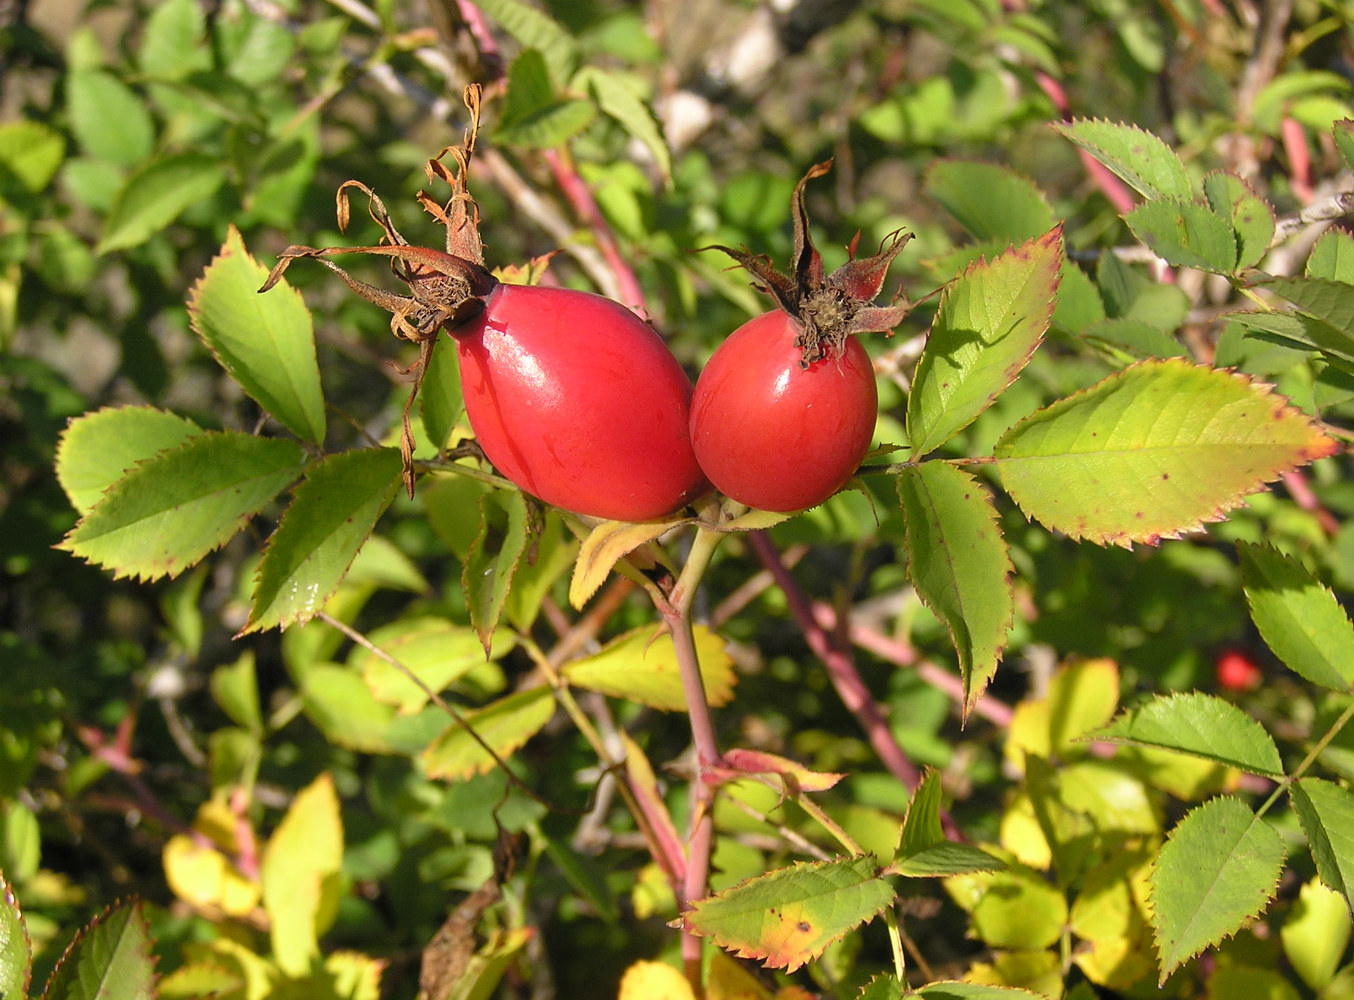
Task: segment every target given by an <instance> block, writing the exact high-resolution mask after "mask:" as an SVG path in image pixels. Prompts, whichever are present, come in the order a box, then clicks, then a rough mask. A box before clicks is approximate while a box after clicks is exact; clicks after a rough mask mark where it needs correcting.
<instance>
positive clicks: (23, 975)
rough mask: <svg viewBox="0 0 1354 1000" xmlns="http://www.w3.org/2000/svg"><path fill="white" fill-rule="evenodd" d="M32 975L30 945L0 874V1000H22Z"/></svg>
mask: <svg viewBox="0 0 1354 1000" xmlns="http://www.w3.org/2000/svg"><path fill="white" fill-rule="evenodd" d="M32 974H33V944H32V942H31V941H29V939H28V925H27V924H26V923H25V922H24V916H23V912H22V911H21V910H20V909H19V901H18V899H16V898H15V896H14V890H13V889H12V888H10V885H9V883H8V882H7V881H5V873H4V872H0V1000H11V998H13V1000H23V998H24V997H26V996H28V987H29V985H30V982H31V979H32Z"/></svg>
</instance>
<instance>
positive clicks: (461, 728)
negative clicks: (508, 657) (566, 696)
mask: <svg viewBox="0 0 1354 1000" xmlns="http://www.w3.org/2000/svg"><path fill="white" fill-rule="evenodd" d="M554 714H555V699H554V696H553V695H552V694H551V692H550V689H549V688H545V687H537V688H530V689H528V690H526V691H518V692H516V693H515V694H510V695H508V696H507V697H506V698H500V699H499V700H498V701H496V702H493V703H492V704H490V705H486V706H485V707H484V708H481V709H478V710H476V711H474V712H465V713H463V715H464V717H465V724H464V725H462V724H461V723H459V722H458V723H456V724H455V725H454V726H452V727H451V728H450V729H448V730H447V731H446V732H444V733H443V734H442V735H441V736H439V737H438V738H437V739H436V740H434V741H433V742H432V744H431V745H430V746H429V747H428V749H427V750H425V751H424V752H423V763H424V767H425V768H426V770H427V773H428V777H430V778H445V779H446V780H448V781H464V780H465V779H466V778H469V777H471V776H473V775H476V774H485V773H487V772H489V771H491V770H492V769H493V768H494V767H496V766H497V765H496V763H495V761H494V757H493V755H491V754H490V753H489V752H488V751H487V750H485V748H484V746H483V745H482V744H481V742H480V741H481V740H482V741H483V742H484V743H485V744H488V745H489V746H490V747H492V748H493V751H494V754H497V755H498V757H499V759H500V760H506V759H507V758H508V756H509V755H511V754H512V753H513V752H514V751H515V750H517V749H518V748H519V747H521V746H522V745H523V744H525V743H526V741H527V740H529V739H531V738H532V737H533V736H535V735H536V734H537V733H538V732H540V731H541V730H542V729H543V728H545V724H546V723H547V722H549V721H550V717H551V716H552V715H554ZM467 727H469V729H470V730H471V731H473V732H474V734H475V736H478V737H479V739H478V740H477V739H476V738H475V736H472V735H471V734H470V732H467Z"/></svg>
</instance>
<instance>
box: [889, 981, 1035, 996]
mask: <svg viewBox="0 0 1354 1000" xmlns="http://www.w3.org/2000/svg"><path fill="white" fill-rule="evenodd" d="M1043 995H1044V994H1042V993H1036V992H1034V991H1033V990H1026V989H1021V988H1020V987H1018V986H988V985H986V984H985V983H956V982H948V983H947V982H939V983H928V984H927V985H925V986H923V987H922V988H921V989H919V990H916V991H914V992H912V993H909V994H908V996H909V997H914V996H915V997H925V1000H1015V998H1017V997H1041V996H1043Z"/></svg>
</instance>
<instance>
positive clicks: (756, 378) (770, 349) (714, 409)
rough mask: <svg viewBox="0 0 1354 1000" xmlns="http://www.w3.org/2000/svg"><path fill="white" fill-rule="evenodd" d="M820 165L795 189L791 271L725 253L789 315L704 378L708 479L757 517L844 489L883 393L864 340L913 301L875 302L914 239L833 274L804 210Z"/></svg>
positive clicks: (698, 430) (717, 359)
mask: <svg viewBox="0 0 1354 1000" xmlns="http://www.w3.org/2000/svg"><path fill="white" fill-rule="evenodd" d="M830 166H831V164H830V163H820V164H818V165H817V166H815V167H813V168H812V169H811V170H810V171H809V172H808V173H807V174H806V175H805V176H804V178H803V179H802V180H801V181H800V182H799V184H798V185H797V186H796V187H795V191H794V199H793V209H794V226H795V258H794V268H793V270H792V272H791V273H790V274H781V273H780V272H779V271H776V270H775V269H774V268H773V267H772V266H771V264H770V263H769V262H768V261H767V260H766V259H765V258H763V257H757V256H754V255H753V254H751V253H748V252H747V251H746V250H730V249H729V248H728V247H719V248H718V249H721V250H723V251H724V252H726V253H728V254H729V255H730V256H732V257H733V258H734V259H735V260H737V261H738V262H739V263H740V264H741V265H742V266H743V267H744V268H746V269H747V270H748V271H749V272H750V273H751V274H752V275H753V277H755V278H756V279H757V282H758V284H759V286H760V287H761V288H762V289H764V290H765V291H767V292H770V293H771V295H772V296H774V297H775V299H776V302H777V303H778V304H779V306H780V308H779V309H777V310H775V311H773V312H769V313H765V314H763V315H761V316H758V317H756V318H755V319H752V320H749V321H748V322H747V323H744V324H743V325H742V326H741V327H739V328H738V329H737V330H735V331H734V332H733V333H732V334H731V335H730V336H729V338H728V339H727V340H725V341H724V343H723V344H721V345H720V346H719V348H718V349H717V350H716V351H715V353H714V355H712V356H711V358H710V361H709V362H708V363H707V364H706V366H705V368H704V370H702V371H701V375H700V378H699V379H697V380H696V392H695V396H694V398H693V399H692V403H691V440H692V445H693V447H694V448H695V451H696V459H697V461H698V462H700V466H701V470H702V471H703V472H704V473H705V475H706V477H707V478H708V479H709V480H710V482H711V483H712V484H713V485H714V487H715V488H716V489H718V490H719V491H720V492H721V493H723V494H725V495H726V496H729V497H732V498H733V499H734V500H737V501H739V502H740V503H744V504H746V505H747V506H749V507H756V508H758V509H760V510H771V511H782V512H790V511H796V510H802V509H803V508H805V507H812V506H814V505H816V504H820V503H822V502H823V501H824V500H826V499H827V498H828V497H830V496H832V494H834V493H836V492H837V491H838V490H839V489H841V488H842V487H843V486H845V485H846V483H847V481H848V480H850V478H851V476H852V475H853V474H854V473H855V471H856V468H857V467H858V466H859V464H860V460H861V459H862V458H864V457H865V454H866V453H867V452H868V451H869V450H870V439H871V436H872V435H873V433H874V424H875V414H876V410H877V409H878V405H879V400H878V392H877V390H876V388H875V383H874V371H873V368H872V367H871V364H870V358H869V355H867V354H866V353H865V349H864V348H863V347H861V346H860V341H858V340H857V339H856V337H855V334H858V333H872V332H887V331H890V330H892V329H893V328H894V327H895V326H897V325H898V323H900V322H901V321H902V319H903V317H904V316H905V315H906V314H907V311H908V309H909V308H910V306H909V305H908V304H907V303H906V301H903V302H901V303H893V304H890V305H885V306H876V305H873V304H872V303H873V300H874V299H875V297H876V296H877V295H878V294H879V291H880V289H881V288H882V287H883V284H884V276H885V274H886V273H887V272H888V268H889V264H890V263H892V261H893V259H894V258H895V257H896V256H897V255H898V253H899V251H901V250H902V248H903V246H905V245H906V243H907V241H908V239H909V237H908V236H907V235H905V234H903V233H894V234H893V236H892V237H891V239H890V240H889V242H888V245H887V246H885V247H883V248H881V250H880V251H879V253H877V254H875V255H874V256H872V257H865V258H861V259H856V257H855V245H854V243H853V244H852V247H851V250H852V254H851V259H850V260H849V261H847V262H846V263H845V264H843V265H842V266H841V267H839V268H837V269H836V270H835V271H833V272H832V273H831V274H824V272H823V260H822V258H821V257H820V256H819V255H818V251H817V250H815V249H814V246H813V239H812V237H811V235H810V233H809V221H808V215H807V213H806V211H805V209H804V187H805V185H806V184H807V182H808V181H809V180H810V179H812V178H814V177H820V176H822V175H823V174H825V173H826V172H827V170H828V168H829V167H830Z"/></svg>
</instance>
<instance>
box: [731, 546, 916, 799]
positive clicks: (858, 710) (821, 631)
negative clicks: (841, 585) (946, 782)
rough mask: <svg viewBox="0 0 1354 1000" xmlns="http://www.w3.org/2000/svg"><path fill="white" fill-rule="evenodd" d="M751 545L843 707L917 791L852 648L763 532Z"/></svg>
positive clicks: (913, 773)
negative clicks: (823, 620) (828, 625)
mask: <svg viewBox="0 0 1354 1000" xmlns="http://www.w3.org/2000/svg"><path fill="white" fill-rule="evenodd" d="M748 541H749V543H750V544H751V545H752V548H753V551H755V552H756V553H757V558H758V559H760V560H761V562H762V565H763V566H765V567H766V568H767V570H769V571H770V573H771V575H772V576H773V577H775V580H776V583H777V584H778V585H779V586H780V589H781V590H782V591H783V592H784V594H785V600H786V603H787V604H788V605H789V607H790V613H791V614H792V615H793V616H794V619H795V622H796V623H798V625H799V628H800V630H801V631H802V632H803V633H804V638H805V640H806V641H807V642H808V644H809V649H811V650H813V653H814V655H815V656H817V657H818V658H819V659H820V660H822V661H823V665H824V666H825V667H827V674H828V677H829V678H831V680H832V686H833V687H834V688H836V689H837V695H838V697H840V698H841V700H842V704H844V705H845V706H846V707H847V709H849V710H850V712H851V714H852V715H854V716H855V717H856V721H857V722H859V723H860V727H861V728H862V729H864V730H865V735H866V736H867V737H868V738H869V740H870V746H872V747H874V751H875V753H877V754H878V755H879V759H880V760H881V761H882V762H883V764H884V766H885V767H887V768H888V769H889V772H890V773H891V774H893V776H894V777H896V778H897V779H898V780H899V781H901V782H902V783H903V784H904V785H906V786H907V787H908V789H909V790H915V789H916V788H917V786H918V785H920V784H921V773H920V772H919V771H918V770H917V767H916V765H915V764H913V763H912V761H910V760H908V758H907V754H905V753H903V749H902V747H900V746H899V745H898V741H897V740H895V739H894V738H893V732H892V730H890V729H889V724H888V721H887V720H886V719H885V718H884V713H883V712H882V711H880V709H879V706H878V705H877V704H876V703H875V701H874V698H873V697H871V695H870V690H869V688H867V687H866V686H865V681H864V680H863V679H862V678H861V676H860V672H859V671H858V670H856V664H855V660H854V658H853V657H852V655H851V648H850V646H849V645H847V644H845V643H843V642H842V641H841V638H840V635H839V633H836V632H828V631H827V629H825V628H823V626H822V625H820V624H819V623H818V620H817V619H816V618H815V617H814V614H813V606H812V605H811V604H810V602H809V599H808V597H807V596H806V595H805V594H804V591H803V590H802V589H800V586H799V584H798V583H797V582H796V581H795V578H794V575H793V574H791V572H790V571H789V569H787V568H786V566H785V563H784V562H782V561H781V557H780V551H779V550H778V549H777V548H776V546H775V544H774V543H773V542H772V541H771V539H770V538H769V537H767V535H766V533H765V532H763V531H750V532H748Z"/></svg>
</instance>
